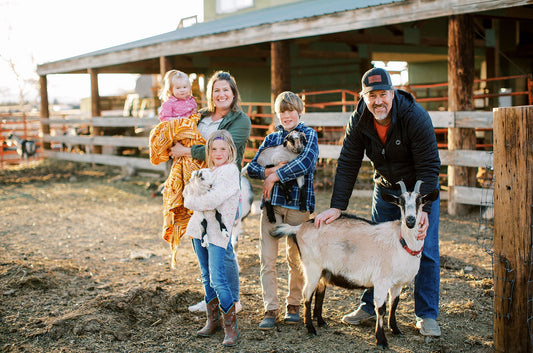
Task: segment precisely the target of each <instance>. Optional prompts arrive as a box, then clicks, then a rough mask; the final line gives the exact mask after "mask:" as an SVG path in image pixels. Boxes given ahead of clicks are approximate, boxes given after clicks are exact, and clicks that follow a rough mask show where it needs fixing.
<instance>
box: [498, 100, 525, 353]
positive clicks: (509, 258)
mask: <svg viewBox="0 0 533 353" xmlns="http://www.w3.org/2000/svg"><path fill="white" fill-rule="evenodd" d="M532 119H533V107H532V106H523V107H509V108H495V109H494V177H495V181H496V182H495V185H494V253H493V255H492V262H493V271H494V275H493V278H494V284H493V285H494V349H495V351H496V352H509V353H514V352H528V353H531V352H532V351H533V348H532V347H533V346H532V341H531V331H530V325H529V320H530V319H531V255H532V254H531V251H532V245H533V244H532V237H533V219H532V218H533V173H531V171H532V170H533V124H531V121H532Z"/></svg>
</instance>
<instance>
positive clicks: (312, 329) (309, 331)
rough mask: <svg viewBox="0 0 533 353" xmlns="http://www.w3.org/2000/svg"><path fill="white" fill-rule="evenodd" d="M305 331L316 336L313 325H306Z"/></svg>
mask: <svg viewBox="0 0 533 353" xmlns="http://www.w3.org/2000/svg"><path fill="white" fill-rule="evenodd" d="M307 333H308V334H310V335H313V336H316V329H315V328H314V327H313V326H307Z"/></svg>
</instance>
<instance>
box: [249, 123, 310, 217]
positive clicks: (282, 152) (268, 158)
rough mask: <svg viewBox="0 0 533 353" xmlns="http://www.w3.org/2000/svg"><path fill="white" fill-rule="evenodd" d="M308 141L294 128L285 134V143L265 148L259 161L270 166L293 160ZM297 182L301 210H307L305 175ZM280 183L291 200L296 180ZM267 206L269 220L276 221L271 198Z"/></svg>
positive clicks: (285, 194)
mask: <svg viewBox="0 0 533 353" xmlns="http://www.w3.org/2000/svg"><path fill="white" fill-rule="evenodd" d="M306 143H307V138H306V137H305V134H304V133H303V132H301V131H296V130H292V131H291V132H289V133H288V134H287V136H285V139H284V140H283V144H281V145H278V146H273V147H267V148H265V149H263V150H262V151H261V153H260V154H259V156H257V163H258V164H259V165H260V166H262V167H265V168H270V167H274V166H276V165H278V164H279V163H281V162H291V161H292V160H294V159H295V158H296V157H297V156H298V155H299V154H300V153H302V151H303V150H304V147H305V145H306ZM246 167H247V166H246ZM246 167H244V168H243V170H242V173H241V174H243V175H245V174H246ZM296 183H297V184H298V188H299V189H300V193H299V195H300V198H299V200H298V202H299V207H300V211H305V196H306V195H305V177H304V176H303V175H302V176H299V177H298V178H296ZM280 185H281V190H282V191H283V195H284V196H285V199H287V200H288V201H291V200H290V197H291V196H290V194H291V190H292V188H293V186H294V182H288V183H285V184H284V183H281V182H280ZM265 207H266V210H267V217H268V221H269V222H270V223H276V217H275V215H274V208H273V207H272V204H271V203H270V200H265Z"/></svg>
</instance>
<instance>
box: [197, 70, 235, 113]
mask: <svg viewBox="0 0 533 353" xmlns="http://www.w3.org/2000/svg"><path fill="white" fill-rule="evenodd" d="M222 80H224V81H227V82H228V83H229V86H230V87H231V91H232V92H233V101H232V102H231V106H230V108H231V110H233V111H240V110H241V107H240V105H239V102H240V100H241V96H240V94H239V90H238V89H237V83H236V82H235V78H234V77H233V76H231V75H230V74H229V73H228V72H225V71H217V72H215V73H214V74H213V76H211V78H210V79H209V82H207V92H206V96H207V110H208V111H209V112H210V113H214V112H215V109H216V107H215V102H214V101H213V85H214V84H215V82H217V81H222Z"/></svg>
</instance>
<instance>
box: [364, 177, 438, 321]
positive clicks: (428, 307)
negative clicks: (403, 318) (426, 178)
mask: <svg viewBox="0 0 533 353" xmlns="http://www.w3.org/2000/svg"><path fill="white" fill-rule="evenodd" d="M437 187H438V185H437ZM380 189H383V190H384V191H385V192H388V193H389V194H393V195H396V196H399V195H400V194H401V191H400V190H389V189H384V188H381V187H379V186H377V185H375V186H374V194H373V199H372V221H374V222H386V221H393V220H397V219H400V217H401V212H400V208H399V207H398V206H396V205H393V204H390V203H388V202H386V201H384V200H383V199H382V198H381V193H380ZM439 213H440V196H439V197H438V198H437V200H435V201H433V203H432V204H431V213H430V214H429V215H428V218H429V228H428V230H427V235H426V238H425V240H424V250H423V251H422V258H421V259H420V270H419V271H418V274H417V275H416V277H415V291H414V298H415V315H416V316H417V317H419V318H422V319H437V317H438V316H439V285H440V254H439ZM360 308H362V309H363V310H364V311H366V312H367V313H369V314H374V291H373V290H372V289H367V290H365V291H364V292H363V295H362V297H361V306H360Z"/></svg>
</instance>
